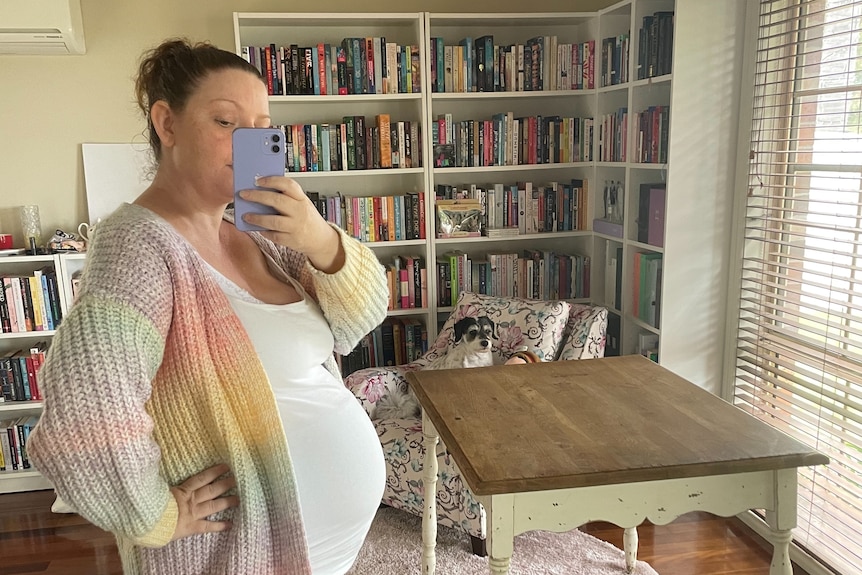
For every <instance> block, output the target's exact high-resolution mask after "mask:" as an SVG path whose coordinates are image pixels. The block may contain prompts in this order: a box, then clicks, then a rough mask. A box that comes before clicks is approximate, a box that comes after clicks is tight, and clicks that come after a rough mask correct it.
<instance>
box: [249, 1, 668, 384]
mask: <svg viewBox="0 0 862 575" xmlns="http://www.w3.org/2000/svg"><path fill="white" fill-rule="evenodd" d="M673 8H674V1H673V0H624V1H623V2H619V3H618V4H615V5H613V6H611V7H609V8H607V9H604V10H601V11H599V12H589V13H534V14H520V13H519V14H505V13H501V14H469V13H463V14H461V13H458V14H443V13H415V14H414V13H409V14H255V13H236V14H234V27H235V40H236V50H237V53H239V54H242V55H243V56H244V57H245V58H246V59H248V60H249V61H250V62H253V63H255V64H256V65H257V66H258V68H259V69H260V70H261V72H262V74H263V75H264V77H265V78H267V82H268V84H269V86H270V91H271V94H272V95H271V98H270V102H271V109H272V112H273V121H274V123H276V124H278V125H283V126H284V129H285V134H286V138H287V141H288V142H290V144H291V146H290V148H289V151H288V158H287V166H286V171H287V173H288V175H290V176H292V177H294V178H296V179H297V180H298V181H299V182H300V183H301V185H302V186H303V188H304V189H305V190H306V191H307V192H308V193H309V194H310V196H311V197H312V199H313V200H314V201H316V202H317V204H318V207H319V209H320V210H321V212H322V213H324V215H325V216H326V217H327V218H328V219H329V220H330V221H333V222H335V223H336V224H338V225H340V226H341V227H343V228H344V229H346V230H348V232H349V233H351V234H352V235H353V236H354V237H356V238H358V239H360V240H361V241H363V242H366V243H367V245H369V246H370V247H371V248H372V249H373V250H374V251H375V252H376V253H377V254H378V257H379V258H380V261H381V263H382V264H383V265H384V266H386V267H387V270H388V274H389V277H390V289H391V294H392V295H391V302H390V314H389V318H388V319H387V321H386V324H384V326H383V327H381V330H384V329H385V330H386V331H387V334H383V333H376V334H373V335H372V336H370V337H369V341H367V342H364V343H363V345H361V346H359V347H358V348H357V350H356V351H355V352H354V357H352V358H350V359H345V362H343V364H342V367H344V368H345V372H346V373H347V372H350V371H352V370H353V369H354V368H356V367H362V366H365V365H368V364H369V363H370V364H371V365H375V364H379V363H392V362H395V363H402V362H403V361H402V360H404V361H406V360H409V359H410V358H412V357H413V356H414V355H417V354H419V353H421V352H422V350H423V349H425V346H427V342H428V341H429V340H433V338H434V337H436V334H437V331H438V329H439V326H440V325H441V324H442V322H443V321H444V320H445V318H446V317H447V315H448V313H449V312H451V310H452V305H453V303H454V302H455V301H456V300H457V298H458V295H459V293H460V292H462V291H465V290H469V291H474V292H478V293H486V294H494V295H501V296H517V297H525V298H539V299H553V298H562V299H567V300H570V301H575V302H584V303H588V302H592V303H597V304H601V305H607V306H608V307H609V309H610V310H611V314H610V315H611V319H610V322H609V324H610V333H609V346H608V352H609V353H610V354H614V353H638V352H644V353H645V354H646V355H651V356H652V357H653V358H656V357H657V356H656V353H654V352H655V349H657V340H658V336H659V335H660V332H659V326H660V309H661V308H660V299H661V278H662V275H661V261H662V241H663V240H660V239H658V238H660V237H661V238H663V228H662V224H663V222H662V217H663V216H662V214H663V212H662V211H661V210H662V206H663V204H662V203H661V202H662V201H664V196H663V194H662V193H661V192H660V190H662V189H666V180H667V177H666V176H667V155H668V143H667V142H668V127H669V123H670V114H669V103H670V96H671V75H670V72H671V65H670V63H671V61H672V50H671V44H672V38H673ZM288 122H290V123H288ZM642 189H643V190H644V191H643V192H642V191H641V190H642ZM641 198H643V199H641ZM660 212H661V213H660ZM645 218H651V219H650V221H651V222H652V223H651V224H648V223H647V220H646V219H645ZM641 228H643V229H641ZM414 320H416V321H417V322H419V325H420V326H421V327H419V328H415V329H416V333H414V339H413V341H408V340H407V337H408V336H407V334H408V333H410V332H413V331H414V327H413V324H414V323H415V322H414ZM390 324H392V325H390ZM408 324H410V325H411V326H410V327H408ZM389 331H393V333H394V337H395V338H398V337H399V334H401V337H402V339H401V341H400V344H397V345H395V348H396V352H397V353H393V352H392V350H386V351H384V349H383V348H384V347H388V346H389V344H388V343H386V344H384V340H385V341H386V342H390V341H391V338H390V336H389V335H388V332H389ZM420 331H421V334H419V332H420ZM417 337H418V338H419V340H418V343H417V340H416V339H415V338H417ZM408 347H409V349H410V351H408ZM646 347H650V349H646ZM650 351H652V352H653V353H650ZM384 356H385V357H384Z"/></svg>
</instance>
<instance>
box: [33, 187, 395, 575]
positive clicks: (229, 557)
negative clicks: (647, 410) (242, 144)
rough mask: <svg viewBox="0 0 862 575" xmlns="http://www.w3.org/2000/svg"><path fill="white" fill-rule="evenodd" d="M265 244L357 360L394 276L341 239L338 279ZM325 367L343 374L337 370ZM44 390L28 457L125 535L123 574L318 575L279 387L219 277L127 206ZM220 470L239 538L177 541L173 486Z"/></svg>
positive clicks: (68, 324)
mask: <svg viewBox="0 0 862 575" xmlns="http://www.w3.org/2000/svg"><path fill="white" fill-rule="evenodd" d="M227 219H230V217H228V218H227ZM253 237H254V238H255V241H256V242H257V243H258V245H259V246H260V249H261V250H262V251H264V252H265V253H267V254H269V255H270V256H272V258H274V260H275V261H276V262H277V263H278V265H279V267H281V268H282V269H283V270H284V271H285V272H286V273H288V274H290V275H291V276H292V277H295V278H297V279H298V280H299V281H300V283H301V284H302V286H303V287H304V288H305V290H306V291H307V292H308V293H309V294H310V295H311V296H312V297H314V298H315V299H316V300H317V302H318V303H319V305H320V307H321V309H322V310H323V313H324V315H325V316H326V319H327V321H328V322H329V325H330V327H331V329H332V332H333V335H334V337H335V351H337V352H339V353H342V354H345V353H348V352H349V351H350V350H351V349H352V348H353V347H354V345H355V344H356V343H357V342H358V341H359V340H360V339H361V337H363V336H364V335H365V334H366V333H368V332H369V331H371V330H372V329H373V328H374V327H375V326H377V325H378V324H379V323H380V322H381V321H382V320H383V318H384V317H385V314H386V304H387V299H388V291H387V284H386V278H385V275H384V272H383V268H382V266H381V265H380V264H379V262H378V261H377V259H376V258H375V256H374V254H373V253H372V252H371V251H370V250H369V249H368V248H367V247H365V246H363V245H361V244H360V243H359V242H357V241H355V240H353V239H351V238H349V237H347V236H346V235H344V234H343V233H342V234H341V242H342V245H343V246H344V250H345V252H346V263H345V264H344V267H343V268H342V269H341V270H339V271H338V272H336V273H334V274H325V273H322V272H320V271H318V270H316V269H314V268H313V267H312V266H311V265H310V264H309V263H308V261H307V259H306V258H305V257H304V256H303V255H302V254H299V253H297V252H294V251H291V250H287V249H285V248H283V247H279V246H276V245H275V244H273V243H271V242H269V241H268V240H266V239H264V238H263V237H261V236H259V235H257V234H254V235H253ZM327 368H328V369H329V370H330V371H332V372H333V373H334V374H336V376H338V375H339V374H338V370H337V366H336V365H335V362H334V360H332V361H328V362H327ZM40 379H41V381H42V384H43V385H44V395H45V406H44V412H43V414H42V417H41V420H40V422H39V424H38V425H37V426H36V427H35V429H34V430H33V432H32V434H31V436H30V440H29V457H30V459H31V461H33V462H34V463H35V465H36V467H37V468H38V469H39V471H41V472H42V473H43V474H44V475H45V476H46V477H47V478H48V479H49V480H50V481H51V482H52V483H53V484H54V486H55V488H56V490H57V493H58V494H59V495H60V497H62V498H63V499H64V500H66V501H67V502H68V503H69V504H70V505H71V506H72V507H74V508H75V509H76V510H77V511H78V512H79V513H80V514H81V515H82V516H83V517H85V518H86V519H88V520H89V521H91V522H93V523H94V524H96V525H98V526H99V527H101V528H103V529H105V530H107V531H111V532H112V533H114V534H115V535H116V537H117V543H118V547H119V551H120V556H121V558H122V562H123V570H124V573H126V574H129V575H156V574H158V575H194V574H201V575H203V574H207V575H215V574H224V575H294V574H297V575H299V574H308V573H310V572H311V569H310V567H309V563H308V550H307V544H306V540H305V532H304V529H303V525H302V518H301V514H300V509H299V502H298V499H297V493H296V485H295V478H294V475H293V468H292V466H291V461H290V455H289V453H288V447H287V441H286V439H285V436H284V431H283V428H282V425H281V419H280V418H279V413H278V408H277V406H276V402H275V398H274V395H273V393H272V390H271V387H270V385H269V382H268V380H267V377H266V374H265V372H264V370H263V367H262V365H261V363H260V361H259V360H258V358H257V354H256V353H255V350H254V347H253V345H252V343H251V340H250V339H249V338H248V336H247V334H246V332H245V330H244V329H243V327H242V324H241V323H240V321H239V319H238V318H237V317H236V315H235V314H234V313H233V310H232V308H231V305H230V302H229V301H228V300H227V298H226V297H225V296H224V294H223V292H222V291H221V289H220V287H219V286H218V285H217V284H216V283H215V280H214V279H213V278H212V276H211V275H210V272H209V271H208V269H207V268H206V264H205V263H204V262H203V261H202V260H201V259H200V257H199V256H198V255H197V253H196V252H195V250H194V249H193V248H192V247H191V246H190V245H189V244H188V243H187V242H186V241H185V240H184V239H183V238H182V237H181V236H180V235H179V234H177V233H176V232H175V231H174V230H173V228H172V227H171V226H170V225H169V224H168V223H167V222H165V221H164V220H163V219H161V218H160V217H158V216H157V215H155V214H154V213H152V212H150V211H149V210H147V209H145V208H142V207H140V206H136V205H132V204H126V205H124V206H122V207H121V208H119V209H118V210H117V211H116V212H115V213H114V214H113V215H112V216H110V217H109V218H108V219H106V220H105V221H104V222H102V223H101V224H100V225H99V230H98V233H97V234H95V237H94V238H93V243H92V247H91V250H90V252H89V253H88V257H87V266H86V270H85V272H84V274H83V277H82V280H81V292H80V295H79V299H78V301H77V303H76V304H75V306H74V307H73V308H72V309H71V311H70V313H69V314H68V316H67V317H66V318H64V320H63V323H62V325H61V327H60V328H59V330H58V331H57V334H56V336H55V337H54V340H53V342H52V345H51V348H50V351H49V353H48V357H47V360H46V362H45V365H44V366H43V368H42V371H41V372H40ZM218 463H227V464H228V465H229V466H230V468H231V470H232V472H233V475H234V476H235V477H236V481H237V489H236V491H237V493H238V495H239V499H240V505H239V507H237V508H236V509H233V510H228V511H226V512H223V513H221V514H219V515H220V517H224V518H228V519H230V520H231V521H232V523H233V527H232V529H231V530H229V531H227V532H223V533H210V534H205V535H197V536H192V537H186V538H184V539H181V540H178V541H173V542H172V541H171V537H172V535H173V532H174V529H175V527H176V521H177V505H176V501H175V499H174V498H173V496H172V495H171V492H170V491H169V488H170V486H174V485H178V484H180V483H182V482H183V481H185V480H186V479H187V478H188V477H190V476H191V475H193V474H195V473H198V472H200V471H202V470H203V469H205V468H208V467H210V466H213V465H216V464H218Z"/></svg>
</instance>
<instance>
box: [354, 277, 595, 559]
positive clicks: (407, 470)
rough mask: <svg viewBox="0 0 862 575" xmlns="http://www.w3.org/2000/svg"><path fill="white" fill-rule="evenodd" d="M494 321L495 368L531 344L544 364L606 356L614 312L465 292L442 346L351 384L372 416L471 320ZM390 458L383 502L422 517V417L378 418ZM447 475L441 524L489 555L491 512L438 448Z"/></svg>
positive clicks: (360, 374)
mask: <svg viewBox="0 0 862 575" xmlns="http://www.w3.org/2000/svg"><path fill="white" fill-rule="evenodd" d="M482 315H487V316H488V317H489V318H490V319H491V320H492V321H493V322H494V323H495V324H496V326H497V333H498V338H497V339H496V340H495V341H494V342H493V346H492V351H493V353H494V356H495V358H494V360H495V364H500V363H503V362H504V361H505V360H506V359H507V358H508V357H509V356H510V355H511V354H512V353H513V352H514V351H516V350H518V349H519V348H522V347H524V346H526V347H527V348H529V349H530V350H532V351H534V352H535V353H536V354H537V355H538V356H539V357H540V358H541V359H543V360H544V361H554V360H570V359H587V358H598V357H602V356H603V355H604V350H605V334H606V330H607V318H608V311H607V309H605V308H603V307H593V306H589V305H582V304H570V303H568V302H564V301H534V300H522V299H517V298H500V297H492V296H486V295H480V294H474V293H462V294H461V296H460V297H459V299H458V303H457V305H456V306H455V309H454V311H453V312H452V313H451V315H450V316H449V318H448V319H447V320H446V323H444V324H443V328H442V329H441V330H440V334H439V336H438V337H437V339H436V341H434V342H433V344H431V345H430V346H429V349H428V351H427V352H426V353H425V354H424V355H423V356H422V357H420V358H418V359H417V360H416V361H414V362H412V363H409V364H406V365H399V366H393V367H382V368H381V367H374V368H368V369H363V370H359V371H356V372H354V373H352V374H350V375H349V376H348V377H347V378H346V379H345V384H346V385H347V387H348V388H349V389H350V390H351V391H352V392H353V394H354V395H356V397H357V399H359V401H360V403H361V404H362V406H363V407H364V408H365V411H366V412H367V413H368V414H369V417H370V416H372V415H373V413H374V405H375V403H376V402H377V401H378V400H379V399H380V398H381V397H383V396H384V395H385V394H386V393H387V391H388V390H389V389H392V388H394V387H395V386H399V387H401V388H402V389H406V388H407V380H406V379H405V374H406V373H407V372H409V371H413V370H418V369H423V368H424V367H425V366H426V365H427V364H428V363H429V362H431V361H432V360H434V359H435V358H437V357H438V356H440V355H443V354H445V353H446V352H447V349H448V348H450V347H452V346H453V341H454V335H453V326H454V324H455V323H456V322H457V321H458V320H460V319H462V318H464V317H478V316H482ZM374 426H375V428H376V429H377V435H378V436H379V437H380V443H381V444H382V445H383V451H384V457H385V460H386V490H385V492H384V494H383V503H384V504H386V505H389V506H391V507H395V508H397V509H403V510H405V511H408V512H410V513H413V514H414V515H418V516H420V517H421V516H422V512H423V487H422V485H423V484H422V467H421V466H422V459H423V458H424V456H425V448H424V446H423V445H422V421H421V419H413V418H410V419H381V420H374ZM437 460H438V467H439V471H438V473H439V475H438V482H437V517H438V523H439V524H440V525H445V526H448V527H454V528H456V529H460V530H462V531H464V532H466V533H467V534H469V535H470V537H471V541H472V544H473V552H474V553H476V554H478V555H485V541H484V540H485V536H486V531H485V524H486V523H485V510H484V508H483V507H482V505H481V504H480V503H479V502H477V501H476V500H475V499H474V497H473V494H472V493H470V490H469V489H468V488H467V486H466V484H465V482H464V480H463V479H462V478H461V472H460V471H459V470H458V467H457V466H456V465H455V462H454V461H453V460H452V458H451V456H450V455H449V452H448V451H447V449H446V446H445V445H443V443H442V442H440V443H439V444H438V446H437Z"/></svg>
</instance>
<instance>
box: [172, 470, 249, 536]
mask: <svg viewBox="0 0 862 575" xmlns="http://www.w3.org/2000/svg"><path fill="white" fill-rule="evenodd" d="M229 471H230V467H228V466H227V465H225V464H220V465H216V466H214V467H210V468H209V469H205V470H203V471H201V472H200V473H198V474H197V475H192V476H191V477H189V478H188V479H186V480H185V481H184V482H183V483H182V484H180V485H178V486H176V487H171V493H172V494H173V496H174V499H176V500H177V509H178V510H179V516H178V517H177V528H176V530H174V536H173V539H172V540H176V539H182V538H183V537H188V536H189V535H198V534H199V533H213V532H215V531H227V530H228V529H230V527H231V523H230V521H209V520H207V517H209V516H210V515H213V514H214V513H218V512H219V511H224V510H225V509H228V508H231V507H236V506H237V505H239V498H238V497H237V496H236V495H231V496H227V497H222V496H223V495H224V494H225V493H227V492H228V491H229V490H231V489H233V488H234V487H236V479H234V478H233V476H230V477H222V476H223V475H224V474H226V473H228V472H229Z"/></svg>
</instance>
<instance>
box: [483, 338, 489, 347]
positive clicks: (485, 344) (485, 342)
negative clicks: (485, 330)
mask: <svg viewBox="0 0 862 575" xmlns="http://www.w3.org/2000/svg"><path fill="white" fill-rule="evenodd" d="M489 345H490V343H489V342H487V341H485V340H484V339H483V340H482V347H488V346H489Z"/></svg>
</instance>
